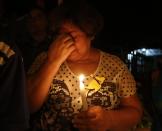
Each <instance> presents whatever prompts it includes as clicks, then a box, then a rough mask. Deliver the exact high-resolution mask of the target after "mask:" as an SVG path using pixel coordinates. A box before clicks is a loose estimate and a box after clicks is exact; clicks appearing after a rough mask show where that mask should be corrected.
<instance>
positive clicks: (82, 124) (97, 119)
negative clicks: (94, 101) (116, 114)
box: [73, 106, 112, 131]
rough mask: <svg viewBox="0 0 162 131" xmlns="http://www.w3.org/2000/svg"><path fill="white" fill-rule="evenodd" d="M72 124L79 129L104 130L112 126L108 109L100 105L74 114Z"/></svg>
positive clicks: (82, 130)
mask: <svg viewBox="0 0 162 131" xmlns="http://www.w3.org/2000/svg"><path fill="white" fill-rule="evenodd" d="M73 124H74V127H76V128H78V129H80V130H81V131H85V130H88V131H106V130H107V129H110V127H111V126H112V120H111V117H109V114H108V111H106V110H104V109H103V108H102V107H100V106H93V107H89V109H88V110H87V111H84V112H81V113H79V114H78V115H76V117H75V118H74V121H73Z"/></svg>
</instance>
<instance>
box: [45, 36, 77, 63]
mask: <svg viewBox="0 0 162 131" xmlns="http://www.w3.org/2000/svg"><path fill="white" fill-rule="evenodd" d="M74 50H75V46H74V40H73V38H72V37H71V36H70V35H69V34H61V35H59V36H58V37H57V38H56V40H54V41H53V42H52V43H51V45H50V47H49V50H48V61H49V62H53V61H55V62H58V64H60V65H61V64H62V63H63V62H64V61H65V60H66V59H67V57H68V56H69V55H70V54H71V53H72V52H73V51H74Z"/></svg>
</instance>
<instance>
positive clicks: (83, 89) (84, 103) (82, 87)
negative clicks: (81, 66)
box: [79, 74, 88, 111]
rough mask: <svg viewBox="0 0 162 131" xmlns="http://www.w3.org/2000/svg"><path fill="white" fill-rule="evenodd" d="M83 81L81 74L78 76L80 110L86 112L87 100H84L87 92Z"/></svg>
mask: <svg viewBox="0 0 162 131" xmlns="http://www.w3.org/2000/svg"><path fill="white" fill-rule="evenodd" d="M83 80H84V75H83V74H81V75H80V76H79V82H80V94H81V97H82V110H83V111H85V110H87V108H88V105H87V100H86V98H87V96H86V94H87V92H86V90H85V87H84V83H83Z"/></svg>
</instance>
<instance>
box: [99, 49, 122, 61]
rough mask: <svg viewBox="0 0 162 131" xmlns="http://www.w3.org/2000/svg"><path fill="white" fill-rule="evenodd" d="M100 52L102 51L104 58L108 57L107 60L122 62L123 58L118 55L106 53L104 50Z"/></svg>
mask: <svg viewBox="0 0 162 131" xmlns="http://www.w3.org/2000/svg"><path fill="white" fill-rule="evenodd" d="M101 53H102V56H103V57H104V58H106V59H108V60H111V61H115V62H121V63H123V60H122V59H121V58H120V57H119V56H117V55H115V54H112V53H108V52H105V51H101Z"/></svg>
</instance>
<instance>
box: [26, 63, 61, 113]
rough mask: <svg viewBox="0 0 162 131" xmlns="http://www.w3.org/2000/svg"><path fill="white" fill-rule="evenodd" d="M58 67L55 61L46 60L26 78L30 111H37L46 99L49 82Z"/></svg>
mask: <svg viewBox="0 0 162 131" xmlns="http://www.w3.org/2000/svg"><path fill="white" fill-rule="evenodd" d="M59 67H60V66H59V64H57V63H56V62H53V63H49V62H47V63H45V64H44V65H42V67H41V68H40V70H39V71H38V72H37V73H36V74H34V75H33V76H31V77H29V78H28V80H27V85H28V87H27V92H28V101H29V108H30V111H31V112H35V111H37V110H38V109H39V108H40V107H41V106H42V104H43V103H44V101H45V100H46V98H47V96H48V92H49V88H50V85H51V82H52V80H53V77H54V76H55V75H56V73H57V71H58V69H59Z"/></svg>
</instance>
